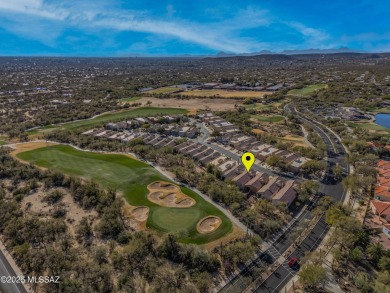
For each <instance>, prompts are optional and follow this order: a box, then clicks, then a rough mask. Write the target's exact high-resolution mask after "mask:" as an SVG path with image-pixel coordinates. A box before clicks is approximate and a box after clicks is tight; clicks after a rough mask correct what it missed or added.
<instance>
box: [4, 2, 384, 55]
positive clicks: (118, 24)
mask: <svg viewBox="0 0 390 293" xmlns="http://www.w3.org/2000/svg"><path fill="white" fill-rule="evenodd" d="M389 14H390V1H388V0H384V1H372V0H362V1H359V0H354V1H352V0H338V1H337V0H336V1H332V0H329V1H322V0H317V1H313V0H294V1H291V0H263V1H261V0H258V1H252V0H242V1H233V0H207V1H206V0H193V1H188V0H186V1H178V0H171V1H165V0H159V1H157V0H88V1H85V0H66V1H54V0H47V1H46V0H0V41H1V42H0V55H61V56H131V55H134V54H140V55H176V54H214V53H217V52H220V51H224V52H233V53H247V52H258V51H261V50H271V51H281V50H286V49H290V50H291V49H308V48H319V49H326V48H339V47H349V48H352V49H356V50H363V51H375V52H383V51H390V17H389Z"/></svg>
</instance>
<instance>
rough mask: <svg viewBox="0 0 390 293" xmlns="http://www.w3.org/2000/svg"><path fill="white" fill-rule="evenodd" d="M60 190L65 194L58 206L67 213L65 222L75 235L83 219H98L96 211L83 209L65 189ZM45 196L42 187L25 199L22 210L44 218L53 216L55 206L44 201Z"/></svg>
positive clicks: (45, 193)
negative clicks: (75, 229) (76, 228)
mask: <svg viewBox="0 0 390 293" xmlns="http://www.w3.org/2000/svg"><path fill="white" fill-rule="evenodd" d="M58 190H60V191H61V192H62V193H63V197H62V199H61V200H60V202H59V203H57V204H56V206H57V207H58V206H60V207H61V208H63V209H64V210H65V211H66V216H65V217H66V221H65V222H66V224H67V226H68V228H69V230H70V231H71V232H72V233H73V234H74V232H75V231H74V228H75V227H77V225H79V224H80V221H81V219H82V218H84V217H87V218H88V219H89V220H94V219H96V218H97V216H98V214H97V212H96V211H95V210H93V209H91V210H85V209H83V208H81V207H80V206H79V205H78V204H77V203H76V202H75V201H74V199H73V198H72V196H71V195H70V194H69V193H68V192H66V190H65V189H62V188H59V189H58ZM45 195H47V192H45V191H44V190H43V188H42V187H41V188H39V189H38V190H37V192H36V193H33V194H31V195H29V196H26V197H24V198H23V201H22V203H21V207H22V209H23V210H24V211H25V212H26V213H31V214H35V215H38V216H40V217H43V218H45V217H49V216H51V215H52V213H53V210H54V209H55V206H54V205H49V204H48V203H46V202H43V201H42V199H43V198H44V197H45Z"/></svg>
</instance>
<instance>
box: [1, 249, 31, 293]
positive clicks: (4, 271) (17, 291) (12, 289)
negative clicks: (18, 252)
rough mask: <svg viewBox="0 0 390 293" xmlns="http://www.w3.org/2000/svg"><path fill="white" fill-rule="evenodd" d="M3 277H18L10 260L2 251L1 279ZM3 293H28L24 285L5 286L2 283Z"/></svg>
mask: <svg viewBox="0 0 390 293" xmlns="http://www.w3.org/2000/svg"><path fill="white" fill-rule="evenodd" d="M2 276H6V277H7V276H16V274H15V272H14V270H13V269H12V267H11V265H10V264H9V263H8V260H7V259H6V258H5V256H4V254H3V252H2V251H0V277H2ZM0 292H1V293H27V291H26V289H25V288H24V286H23V285H22V284H12V283H11V284H4V283H1V282H0Z"/></svg>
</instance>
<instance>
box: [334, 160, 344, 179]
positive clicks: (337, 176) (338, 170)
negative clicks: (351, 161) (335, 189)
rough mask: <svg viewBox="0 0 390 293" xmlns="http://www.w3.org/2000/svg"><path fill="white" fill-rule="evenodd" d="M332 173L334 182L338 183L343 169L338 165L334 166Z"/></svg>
mask: <svg viewBox="0 0 390 293" xmlns="http://www.w3.org/2000/svg"><path fill="white" fill-rule="evenodd" d="M332 172H333V175H334V179H335V180H337V181H339V180H340V179H341V178H342V175H343V169H342V168H341V166H340V165H339V164H336V166H334V167H333V169H332Z"/></svg>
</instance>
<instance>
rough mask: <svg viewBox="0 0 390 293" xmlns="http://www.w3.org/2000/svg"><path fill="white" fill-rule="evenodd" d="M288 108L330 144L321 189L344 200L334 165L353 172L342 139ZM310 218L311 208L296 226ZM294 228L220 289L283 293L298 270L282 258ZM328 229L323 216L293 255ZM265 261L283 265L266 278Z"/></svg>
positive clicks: (311, 247)
mask: <svg viewBox="0 0 390 293" xmlns="http://www.w3.org/2000/svg"><path fill="white" fill-rule="evenodd" d="M285 110H286V111H287V112H291V113H294V114H295V115H297V116H298V117H299V119H301V121H304V122H305V123H307V124H308V125H310V126H311V127H312V128H313V129H314V131H316V133H317V134H318V135H320V137H321V138H322V139H323V141H324V142H325V144H326V147H327V161H328V166H327V170H326V174H325V177H324V178H323V180H322V182H321V183H320V192H322V193H324V194H326V195H330V196H332V197H333V199H334V201H342V200H343V199H344V197H345V191H344V189H343V186H342V184H341V182H335V180H334V179H333V177H332V174H331V168H332V167H333V166H334V165H336V164H339V165H340V166H341V167H342V168H343V170H344V172H345V173H344V176H346V175H347V174H348V173H349V167H348V165H347V164H346V162H345V150H344V148H343V146H342V144H341V142H340V141H339V140H338V138H337V137H336V136H335V135H334V134H332V133H331V132H330V131H328V130H327V129H325V128H324V126H322V125H320V124H318V123H316V122H315V121H310V120H307V119H306V118H304V117H303V116H301V114H300V113H298V112H297V111H296V110H295V108H294V107H292V105H287V106H286V108H285ZM310 218H311V215H310V211H305V212H304V213H302V214H301V215H300V216H299V218H298V219H297V221H296V222H295V223H294V225H293V226H297V225H299V224H300V223H301V222H302V221H303V220H304V219H310ZM291 230H292V229H289V230H287V231H285V232H284V233H283V235H279V236H278V240H277V241H276V242H274V243H273V245H272V246H271V247H270V248H269V249H267V250H266V251H264V252H262V253H259V257H257V258H255V259H254V260H253V262H252V263H251V264H250V265H248V266H247V267H246V268H245V269H244V270H242V271H241V273H240V274H239V275H237V276H235V277H234V278H233V279H232V280H231V282H229V283H228V284H227V285H225V286H224V287H223V288H222V289H221V290H220V292H242V291H244V290H245V289H246V290H248V289H249V291H252V292H279V291H280V290H281V289H282V288H283V287H284V286H285V285H286V284H287V282H288V281H289V280H291V278H293V277H294V276H295V275H296V273H297V271H294V270H292V269H291V268H289V267H288V265H287V260H285V259H284V258H283V257H282V254H283V253H284V252H285V251H286V250H287V249H288V247H290V245H291V244H292V239H290V238H289V233H290V232H291ZM327 231H328V226H327V225H326V223H325V221H324V219H323V218H321V219H320V221H319V222H318V223H317V224H316V225H315V226H314V228H313V230H312V231H311V233H310V234H309V235H308V236H307V237H306V238H305V239H304V240H303V241H302V244H301V245H300V246H299V247H297V248H296V250H295V251H294V252H293V253H292V255H291V257H297V258H298V259H300V258H302V256H303V255H304V254H305V253H306V252H308V251H313V250H315V249H316V248H317V247H318V245H319V244H320V242H321V241H322V239H323V238H324V237H325V235H326V233H327ZM265 260H266V261H267V262H268V263H269V264H271V263H275V261H276V260H278V261H280V262H281V265H280V266H279V267H278V268H277V269H276V270H275V271H274V273H273V274H272V275H270V276H269V277H268V278H267V279H266V280H262V279H261V278H260V277H259V276H256V270H257V269H256V266H261V265H264V261H265ZM248 275H251V276H252V277H255V278H256V277H257V278H256V279H255V281H254V282H252V283H251V284H248V282H247V281H245V278H243V277H245V276H248ZM257 275H258V274H257Z"/></svg>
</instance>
